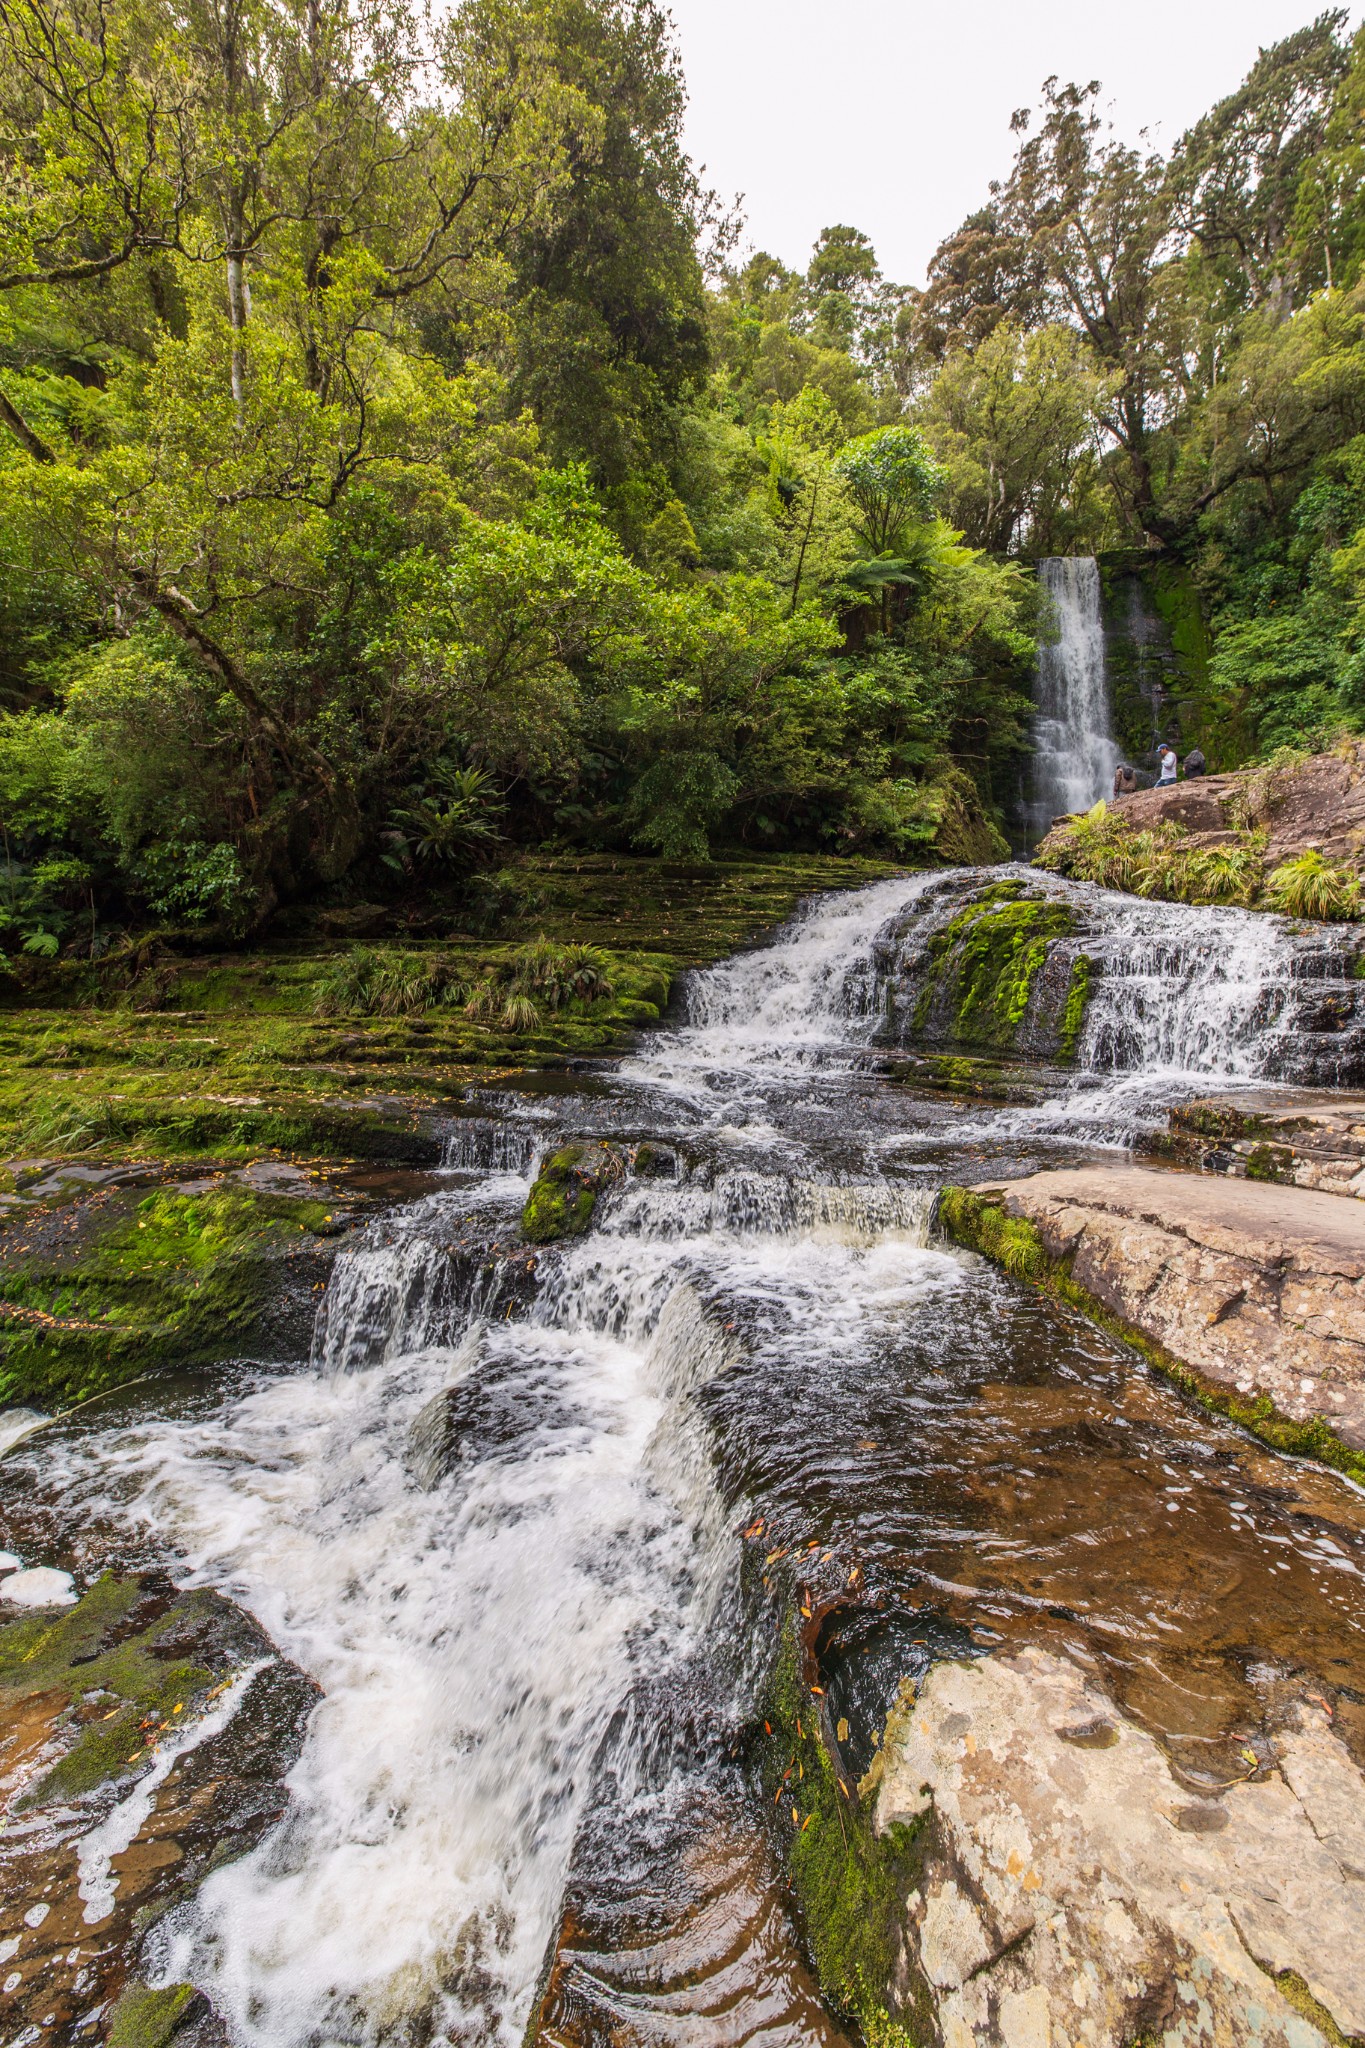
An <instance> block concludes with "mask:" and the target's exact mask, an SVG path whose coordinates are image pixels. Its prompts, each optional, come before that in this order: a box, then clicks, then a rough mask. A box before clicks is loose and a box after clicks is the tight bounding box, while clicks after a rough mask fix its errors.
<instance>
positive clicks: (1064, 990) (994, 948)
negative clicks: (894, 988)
mask: <svg viewBox="0 0 1365 2048" xmlns="http://www.w3.org/2000/svg"><path fill="white" fill-rule="evenodd" d="M1078 935H1079V926H1078V922H1077V917H1076V913H1075V911H1074V909H1073V908H1072V906H1071V905H1070V904H1069V903H1065V902H1062V901H1059V900H1058V899H1057V898H1055V897H1049V896H1047V895H1045V894H1043V893H1041V892H1040V891H1034V890H1030V889H1028V888H1026V886H1025V884H1024V883H1023V882H1022V881H1020V880H1018V879H1016V878H1010V879H1007V880H1005V881H1000V882H993V883H991V884H990V885H989V886H988V887H987V888H985V889H981V890H979V891H977V892H976V893H975V894H974V895H973V896H972V898H971V899H970V900H969V901H968V902H967V903H965V904H964V905H963V907H962V908H961V909H960V910H959V911H957V912H956V913H955V915H954V916H953V917H952V918H950V919H949V921H948V922H947V923H946V924H945V925H943V926H941V927H940V929H939V930H938V931H936V932H935V933H934V934H933V936H932V937H931V938H930V940H929V942H928V946H927V947H926V948H925V950H924V952H923V953H922V954H921V955H920V956H919V957H918V958H916V959H914V960H912V961H910V962H909V963H908V964H907V967H906V978H907V980H908V981H909V982H910V984H911V986H910V994H909V1004H910V1006H909V1016H908V1018H907V1019H905V1020H904V1022H903V1023H902V1025H901V1035H902V1036H903V1037H904V1038H905V1039H906V1040H907V1041H908V1042H909V1043H911V1044H915V1045H919V1044H923V1045H930V1046H932V1045H944V1046H952V1047H961V1048H963V1049H964V1050H970V1051H982V1052H1015V1051H1018V1052H1025V1053H1029V1054H1032V1055H1035V1056H1039V1057H1043V1058H1054V1059H1055V1058H1063V1059H1069V1058H1073V1057H1074V1055H1075V1051H1076V1045H1077V1042H1078V1040H1079V1037H1080V1032H1081V1028H1082V1025H1083V1024H1084V1021H1085V1010H1086V1004H1087V1003H1088V1001H1089V997H1090V982H1091V971H1092V970H1091V964H1090V960H1089V957H1088V956H1087V955H1085V954H1084V953H1082V952H1080V951H1079V950H1078V947H1077V945H1076V944H1075V943H1074V942H1075V941H1076V939H1077V938H1078ZM1068 941H1070V942H1072V943H1070V944H1068V943H1065V942H1068ZM902 1014H903V1012H902Z"/></svg>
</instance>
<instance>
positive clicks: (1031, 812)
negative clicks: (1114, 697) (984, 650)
mask: <svg viewBox="0 0 1365 2048" xmlns="http://www.w3.org/2000/svg"><path fill="white" fill-rule="evenodd" d="M1038 579H1039V581H1040V583H1041V584H1042V586H1043V589H1044V590H1045V591H1046V593H1047V595H1048V597H1049V599H1050V600H1051V602H1052V605H1053V608H1054V610H1055V613H1056V620H1057V629H1058V634H1057V639H1056V640H1055V641H1052V642H1044V644H1043V645H1042V646H1041V647H1040V649H1039V653H1038V680H1037V686H1036V689H1035V693H1034V716H1033V745H1034V755H1033V760H1032V762H1031V763H1030V774H1029V794H1028V799H1027V802H1026V804H1025V823H1026V825H1027V829H1028V836H1029V839H1030V841H1034V840H1038V839H1041V838H1042V836H1043V835H1044V833H1045V832H1046V831H1047V830H1048V827H1049V826H1050V825H1051V823H1052V820H1053V819H1054V818H1056V817H1061V816H1063V815H1064V814H1066V813H1067V812H1070V811H1088V810H1089V809H1090V807H1091V805H1092V804H1094V803H1096V802H1098V800H1099V799H1100V797H1102V796H1106V795H1108V793H1109V790H1110V787H1111V785H1112V782H1113V775H1114V767H1115V764H1116V762H1117V760H1118V748H1117V746H1116V744H1115V741H1114V737H1113V731H1112V718H1111V710H1110V703H1109V680H1108V676H1107V673H1106V670H1105V656H1104V621H1103V618H1102V616H1101V610H1100V598H1101V585H1100V570H1099V564H1098V562H1096V560H1095V559H1094V557H1093V555H1053V556H1049V557H1047V558H1046V559H1045V560H1043V561H1040V562H1039V564H1038Z"/></svg>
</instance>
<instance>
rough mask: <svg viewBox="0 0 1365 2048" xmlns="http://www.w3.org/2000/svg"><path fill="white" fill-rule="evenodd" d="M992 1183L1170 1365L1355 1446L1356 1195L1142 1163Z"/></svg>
mask: <svg viewBox="0 0 1365 2048" xmlns="http://www.w3.org/2000/svg"><path fill="white" fill-rule="evenodd" d="M978 1192H985V1190H979V1191H978ZM996 1193H997V1197H998V1199H999V1200H1000V1201H1001V1203H1002V1206H1003V1207H1004V1209H1005V1211H1006V1213H1007V1214H1008V1215H1010V1216H1014V1217H1022V1218H1024V1219H1025V1220H1026V1221H1027V1222H1029V1223H1031V1224H1032V1225H1033V1227H1034V1229H1035V1230H1036V1231H1037V1233H1038V1236H1039V1238H1040V1239H1041V1240H1042V1244H1043V1247H1044V1249H1045V1251H1046V1252H1047V1253H1048V1255H1049V1257H1051V1258H1053V1259H1067V1260H1069V1261H1070V1262H1071V1275H1072V1278H1073V1279H1074V1280H1075V1281H1076V1282H1077V1283H1078V1285H1079V1286H1081V1287H1083V1288H1085V1289H1086V1291H1087V1292H1088V1293H1089V1294H1091V1295H1093V1296H1094V1297H1095V1298H1096V1299H1097V1300H1098V1301H1099V1302H1100V1303H1101V1304H1102V1305H1103V1306H1104V1307H1105V1308H1107V1309H1108V1310H1110V1312H1111V1313H1112V1314H1114V1315H1117V1316H1120V1317H1122V1318H1123V1320H1124V1321H1125V1322H1127V1323H1130V1324H1132V1325H1133V1326H1134V1327H1135V1328H1136V1329H1137V1330H1139V1331H1140V1332H1141V1333H1142V1334H1143V1335H1144V1336H1145V1337H1148V1338H1150V1339H1152V1340H1153V1341H1154V1342H1155V1343H1157V1344H1160V1345H1161V1346H1162V1347H1163V1348H1164V1349H1165V1350H1166V1351H1168V1352H1170V1353H1171V1354H1172V1355H1173V1356H1174V1357H1175V1358H1177V1359H1178V1360H1180V1361H1181V1363H1182V1364H1185V1365H1188V1366H1192V1367H1193V1368H1194V1370H1195V1371H1196V1372H1198V1373H1200V1374H1203V1375H1204V1376H1206V1377H1207V1378H1208V1379H1210V1380H1212V1381H1214V1382H1216V1383H1219V1384H1221V1385H1223V1386H1225V1387H1228V1388H1230V1389H1233V1390H1235V1391H1236V1392H1237V1393H1239V1394H1242V1395H1251V1396H1255V1395H1260V1394H1268V1395H1269V1397H1270V1399H1271V1400H1272V1401H1273V1402H1274V1404H1275V1406H1276V1407H1277V1408H1278V1409H1279V1410H1280V1411H1281V1412H1282V1413H1283V1414H1285V1415H1288V1416H1289V1417H1291V1418H1292V1419H1293V1420H1294V1421H1296V1422H1308V1421H1311V1420H1312V1419H1313V1418H1314V1417H1317V1416H1322V1417H1324V1418H1325V1419H1326V1420H1327V1421H1328V1422H1330V1423H1331V1425H1332V1427H1333V1428H1334V1429H1335V1430H1336V1431H1337V1433H1338V1434H1339V1435H1340V1436H1341V1438H1342V1439H1343V1441H1345V1442H1346V1443H1348V1444H1350V1445H1351V1446H1353V1447H1354V1448H1357V1449H1365V1211H1363V1210H1362V1209H1361V1207H1360V1205H1359V1204H1358V1203H1356V1202H1349V1201H1342V1200H1341V1199H1340V1198H1339V1197H1338V1196H1336V1195H1327V1194H1321V1193H1318V1192H1316V1191H1314V1190H1311V1189H1307V1188H1295V1187H1277V1186H1273V1185H1267V1184H1265V1183H1261V1182H1256V1181H1231V1182H1229V1181H1227V1180H1218V1179H1213V1178H1210V1177H1208V1176H1205V1175H1202V1174H1189V1173H1163V1172H1160V1171H1157V1170H1154V1169H1151V1168H1144V1167H1127V1168H1118V1169H1110V1168H1106V1167H1077V1168H1071V1169H1068V1170H1064V1171H1059V1172H1051V1173H1036V1174H1032V1175H1030V1176H1029V1177H1028V1178H1027V1179H1024V1180H1018V1181H1013V1182H1010V1183H1009V1184H1008V1186H1006V1187H1005V1188H1004V1189H1001V1190H997V1191H996Z"/></svg>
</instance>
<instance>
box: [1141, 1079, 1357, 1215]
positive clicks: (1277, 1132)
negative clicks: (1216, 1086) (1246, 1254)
mask: <svg viewBox="0 0 1365 2048" xmlns="http://www.w3.org/2000/svg"><path fill="white" fill-rule="evenodd" d="M1145 1149H1147V1150H1149V1151H1154V1152H1157V1153H1159V1154H1164V1155H1165V1156H1167V1157H1171V1158H1177V1159H1188V1160H1190V1161H1193V1162H1195V1163H1197V1164H1198V1165H1200V1166H1201V1167H1202V1168H1203V1169H1204V1171H1205V1172H1206V1173H1225V1174H1228V1175H1230V1176H1231V1177H1232V1178H1233V1179H1235V1180H1262V1181H1277V1182H1282V1183H1286V1184H1289V1185H1291V1186H1293V1187H1296V1188H1317V1189H1318V1190H1319V1191H1320V1192H1321V1193H1322V1194H1325V1195H1351V1196H1353V1197H1354V1198H1355V1199H1356V1200H1357V1201H1365V1096H1362V1095H1359V1094H1350V1095H1346V1094H1343V1093H1342V1092H1341V1090H1340V1089H1335V1088H1253V1089H1246V1090H1242V1091H1241V1092H1239V1093H1238V1094H1235V1095H1204V1096H1200V1097H1199V1098H1198V1100H1197V1101H1194V1102H1182V1103H1177V1105H1176V1106H1175V1108H1174V1109H1173V1110H1172V1111H1171V1114H1170V1128H1169V1130H1168V1131H1165V1132H1162V1133H1160V1134H1159V1135H1156V1136H1154V1137H1150V1138H1148V1139H1147V1140H1146V1141H1145Z"/></svg>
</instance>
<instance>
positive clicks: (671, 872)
mask: <svg viewBox="0 0 1365 2048" xmlns="http://www.w3.org/2000/svg"><path fill="white" fill-rule="evenodd" d="M896 872H898V870H897V869H895V868H893V867H890V866H888V865H886V864H885V863H881V862H874V861H861V860H849V859H836V858H833V857H821V856H815V855H810V856H802V855H773V856H770V857H768V858H766V859H765V858H761V857H759V858H748V859H742V860H741V859H721V860H716V861H714V862H710V863H708V864H707V865H706V866H705V867H684V866H679V865H676V864H670V863H667V862H660V861H647V860H636V859H630V858H627V857H625V856H620V855H577V856H564V857H562V858H557V859H555V858H544V857H540V858H538V859H537V860H536V861H534V862H530V861H528V862H527V863H526V864H525V865H524V866H523V867H521V868H519V869H517V870H515V876H516V881H517V890H518V892H519V893H518V894H517V895H516V898H515V904H514V914H513V915H511V916H510V917H509V919H508V922H509V924H510V925H511V926H512V927H513V930H512V933H511V935H509V936H507V937H506V938H498V939H494V940H490V939H488V938H482V937H476V936H471V935H469V934H467V933H464V932H461V930H460V929H459V927H458V923H452V921H451V919H450V918H445V917H442V916H439V915H437V914H436V913H435V912H434V911H433V910H432V909H431V906H430V905H426V906H424V907H420V909H414V911H413V912H412V915H411V918H410V919H409V921H408V924H407V927H406V928H405V926H404V917H403V913H402V911H401V909H398V908H395V909H394V910H393V911H392V912H391V913H389V912H385V911H383V910H382V909H381V910H380V911H379V912H378V913H377V914H378V915H379V916H380V917H381V918H382V919H383V920H384V922H385V930H386V933H387V934H388V941H387V942H389V943H393V944H400V945H401V946H402V948H403V950H405V951H413V950H416V951H418V952H419V953H420V952H421V951H422V950H423V949H428V950H431V951H439V952H440V953H441V954H442V955H444V956H447V957H449V958H451V959H452V960H453V961H454V963H455V964H456V965H457V967H458V968H459V970H460V971H461V972H462V973H464V974H465V975H466V976H467V977H468V978H469V980H471V981H477V980H478V979H479V977H480V975H481V974H482V973H484V972H485V971H487V970H490V969H492V970H496V969H497V968H498V966H499V965H500V964H502V963H505V962H506V960H507V959H508V958H509V957H510V956H511V955H512V954H513V953H514V952H515V951H516V948H517V947H518V946H519V945H521V944H522V943H523V942H524V941H525V940H527V939H530V938H535V937H536V936H538V935H541V934H543V935H544V936H545V937H547V938H549V939H551V940H553V941H555V942H557V943H561V944H569V943H588V944H592V945H594V946H598V947H600V948H601V949H602V950H603V952H604V953H605V954H606V955H607V962H608V966H609V970H610V979H611V982H612V989H613V992H612V994H611V995H610V996H609V997H604V998H601V999H599V1000H597V1001H593V1002H587V1001H575V1002H571V1003H568V1004H566V1005H565V1006H564V1007H563V1008H561V1009H558V1010H554V1011H551V1010H548V1009H545V1008H543V1007H542V1008H540V1009H539V1010H538V1013H537V1015H536V1019H535V1022H534V1024H533V1025H532V1024H529V1023H528V1024H526V1025H524V1026H523V1028H519V1029H515V1030H509V1029H504V1028H502V1027H501V1026H500V1025H499V1024H498V1023H497V1022H491V1023H490V1022H484V1021H479V1020H475V1019H471V1018H469V1017H466V1016H465V1015H464V1014H463V1013H462V1012H460V1011H458V1010H454V1011H444V1010H439V1009H434V1010H430V1011H427V1012H426V1013H425V1014H424V1015H420V1016H413V1017H372V1016H330V1017H325V1016H320V1015H318V1014H317V1007H316V1006H317V1003H318V998H319V992H320V989H321V987H322V985H323V983H324V982H325V981H326V980H327V978H328V976H329V974H331V973H332V971H333V970H334V969H335V967H336V965H337V962H338V961H339V960H340V959H341V958H342V957H343V956H344V954H345V953H346V951H347V949H348V948H347V944H346V943H345V941H342V940H338V939H337V938H336V937H331V938H329V937H327V936H325V935H324V934H323V932H322V930H321V928H320V927H321V926H322V925H323V924H324V923H325V922H326V920H325V919H320V918H314V919H313V920H312V922H311V926H310V928H309V929H308V930H306V931H305V932H304V933H303V934H302V935H301V936H299V935H295V936H293V937H288V936H287V935H286V936H285V937H282V938H281V939H280V941H279V942H278V943H277V944H276V945H275V946H274V947H268V948H263V949H262V950H260V951H257V952H254V953H250V954H231V955H226V954H224V955H212V956H206V955H192V954H180V953H177V952H176V951H175V950H174V948H173V947H170V946H168V945H165V944H161V945H158V946H148V947H146V948H144V949H143V951H142V952H141V953H134V954H133V955H131V956H130V957H129V958H128V959H127V960H125V961H124V962H123V963H122V965H118V964H115V965H111V966H109V967H108V968H107V969H106V968H102V967H100V966H99V965H98V964H97V965H96V966H94V967H90V966H84V965H82V964H80V963H78V962H66V963H62V964H61V966H60V968H59V969H58V970H57V971H56V972H53V973H50V974H47V975H46V977H45V979H44V981H43V982H42V983H41V985H39V986H38V987H36V988H34V989H33V990H32V991H31V992H30V994H29V996H28V997H27V998H26V999H23V1000H20V999H19V998H18V997H17V995H15V994H14V993H13V992H12V993H11V998H10V1000H9V1001H8V1002H7V1004H6V1005H5V1007H4V1008H3V1009H0V1157H4V1156H5V1155H11V1156H12V1155H16V1154H24V1153H32V1152H41V1153H45V1154H55V1155H61V1156H70V1155H77V1154H78V1155H80V1156H82V1157H89V1156H92V1155H95V1156H117V1157H120V1158H139V1157H140V1158H194V1157H212V1158H245V1157H250V1156H253V1155H254V1154H257V1153H259V1152H261V1151H263V1150H267V1149H275V1150H280V1151H284V1152H289V1153H292V1154H295V1155H307V1156H313V1157H349V1158H355V1157H362V1158H372V1157H384V1158H399V1159H404V1158H407V1159H412V1158H416V1157H419V1156H423V1148H422V1145H421V1139H420V1121H421V1116H422V1113H423V1112H424V1111H430V1110H432V1109H433V1108H435V1109H440V1108H441V1107H442V1106H444V1105H446V1104H448V1103H449V1102H451V1101H454V1100H458V1099H459V1097H460V1096H461V1095H462V1094H463V1092H464V1090H465V1089H466V1088H467V1087H468V1085H469V1084H470V1083H471V1082H479V1081H487V1080H488V1079H490V1078H494V1077H496V1076H498V1075H506V1074H508V1073H512V1072H515V1071H518V1070H520V1069H523V1068H526V1067H536V1066H544V1065H554V1064H563V1062H564V1061H565V1060H567V1059H569V1058H572V1057H574V1056H581V1055H585V1054H586V1055H592V1054H598V1053H607V1052H611V1051H613V1050H616V1049H618V1048H619V1047H620V1046H621V1045H622V1044H623V1043H624V1042H625V1040H626V1039H627V1037H628V1035H629V1033H630V1032H631V1031H632V1030H633V1029H634V1028H635V1027H636V1026H638V1025H640V1024H642V1023H648V1022H651V1021H652V1020H654V1019H656V1018H657V1016H658V1014H659V1011H660V1009H661V1007H662V1006H663V1004H664V1003H666V1002H667V1000H668V995H669V990H670V988H671V985H672V982H673V980H674V977H675V976H676V975H677V974H678V973H679V972H680V971H681V970H682V969H684V968H686V967H690V966H695V965H698V964H700V963H703V962H706V961H710V960H714V959H718V958H720V957H721V956H723V955H724V954H726V953H730V952H733V951H734V950H736V948H738V947H740V946H742V945H744V944H746V943H747V942H749V941H750V940H752V939H753V938H755V937H756V936H757V935H758V934H759V933H761V932H763V931H765V930H767V929H770V928H771V927H772V926H774V925H777V924H779V923H781V922H782V921H783V919H784V918H786V917H788V916H789V915H790V914H791V912H792V910H793V909H794V908H795V907H796V905H797V903H798V902H799V901H800V900H801V899H802V898H803V897H804V896H807V895H810V894H813V893H815V892H816V891H819V890H823V889H835V888H855V887H860V886H861V885H863V884H864V883H866V882H870V881H876V880H879V879H881V878H883V877H885V876H887V875H890V874H894V873H896ZM453 915H454V913H452V916H453ZM361 935H363V936H367V937H368V936H370V935H369V934H368V933H367V932H362V934H361ZM143 959H145V962H146V964H145V965H144V966H141V967H139V964H138V963H139V960H143ZM425 1156H427V1157H429V1156H430V1147H429V1146H428V1147H427V1148H426V1153H425Z"/></svg>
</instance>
